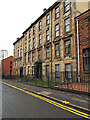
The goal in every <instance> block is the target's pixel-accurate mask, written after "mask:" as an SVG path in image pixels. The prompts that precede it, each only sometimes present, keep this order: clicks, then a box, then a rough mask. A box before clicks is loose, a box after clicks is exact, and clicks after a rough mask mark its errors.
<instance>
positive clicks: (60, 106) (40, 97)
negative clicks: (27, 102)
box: [2, 82, 90, 119]
mask: <svg viewBox="0 0 90 120" xmlns="http://www.w3.org/2000/svg"><path fill="white" fill-rule="evenodd" d="M2 83H3V84H6V85H8V86H10V87H12V88H15V89H17V90H20V91H22V92H24V93H27V94H29V95H32V96H34V97H36V98H39V99H41V100H43V101H46V102H48V103H50V104H52V105H54V106H56V107H58V108H62V109H64V110H66V111H69V112H71V113H74V114H76V115H78V116H82V117H84V118H87V119H90V115H89V114H86V113H83V112H80V111H78V110H76V109H73V108H70V107H68V106H65V105H62V104H60V103H57V102H55V101H53V100H50V99H48V98H45V97H42V96H39V95H37V94H34V93H31V92H29V91H25V90H24V89H22V88H18V87H16V86H13V85H11V84H8V83H6V82H2ZM38 94H40V93H38ZM63 102H64V103H66V104H67V103H68V102H67V101H63Z"/></svg>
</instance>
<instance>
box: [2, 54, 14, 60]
mask: <svg viewBox="0 0 90 120" xmlns="http://www.w3.org/2000/svg"><path fill="white" fill-rule="evenodd" d="M10 57H13V56H12V55H11V56H9V57H7V58H5V59H3V60H6V59H8V58H10ZM3 60H2V61H3Z"/></svg>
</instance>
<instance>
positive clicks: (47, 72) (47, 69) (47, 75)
mask: <svg viewBox="0 0 90 120" xmlns="http://www.w3.org/2000/svg"><path fill="white" fill-rule="evenodd" d="M46 77H49V65H47V66H46Z"/></svg>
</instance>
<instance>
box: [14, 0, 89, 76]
mask: <svg viewBox="0 0 90 120" xmlns="http://www.w3.org/2000/svg"><path fill="white" fill-rule="evenodd" d="M82 5H83V3H82V2H80V3H79V2H78V3H77V2H69V0H65V2H63V1H62V2H55V3H54V4H53V5H52V6H51V7H49V8H48V9H44V13H43V14H42V15H41V16H40V17H39V18H38V19H37V20H36V21H35V22H34V23H32V24H31V25H30V26H29V27H28V28H27V29H26V30H25V31H24V32H23V35H22V36H21V37H20V38H17V40H16V41H15V42H14V43H13V45H14V75H19V76H21V75H35V76H36V77H37V78H41V77H48V76H49V77H52V76H53V75H54V77H56V78H58V77H60V74H59V72H60V73H61V72H65V71H66V72H69V75H68V76H69V77H71V72H72V71H76V44H75V43H76V42H75V22H74V17H75V16H77V15H78V14H80V13H82V12H83V11H84V10H86V9H88V3H84V6H83V9H82ZM53 73H55V74H53Z"/></svg>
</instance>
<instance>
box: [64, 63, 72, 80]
mask: <svg viewBox="0 0 90 120" xmlns="http://www.w3.org/2000/svg"><path fill="white" fill-rule="evenodd" d="M65 77H66V78H69V79H70V78H71V64H66V65H65Z"/></svg>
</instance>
